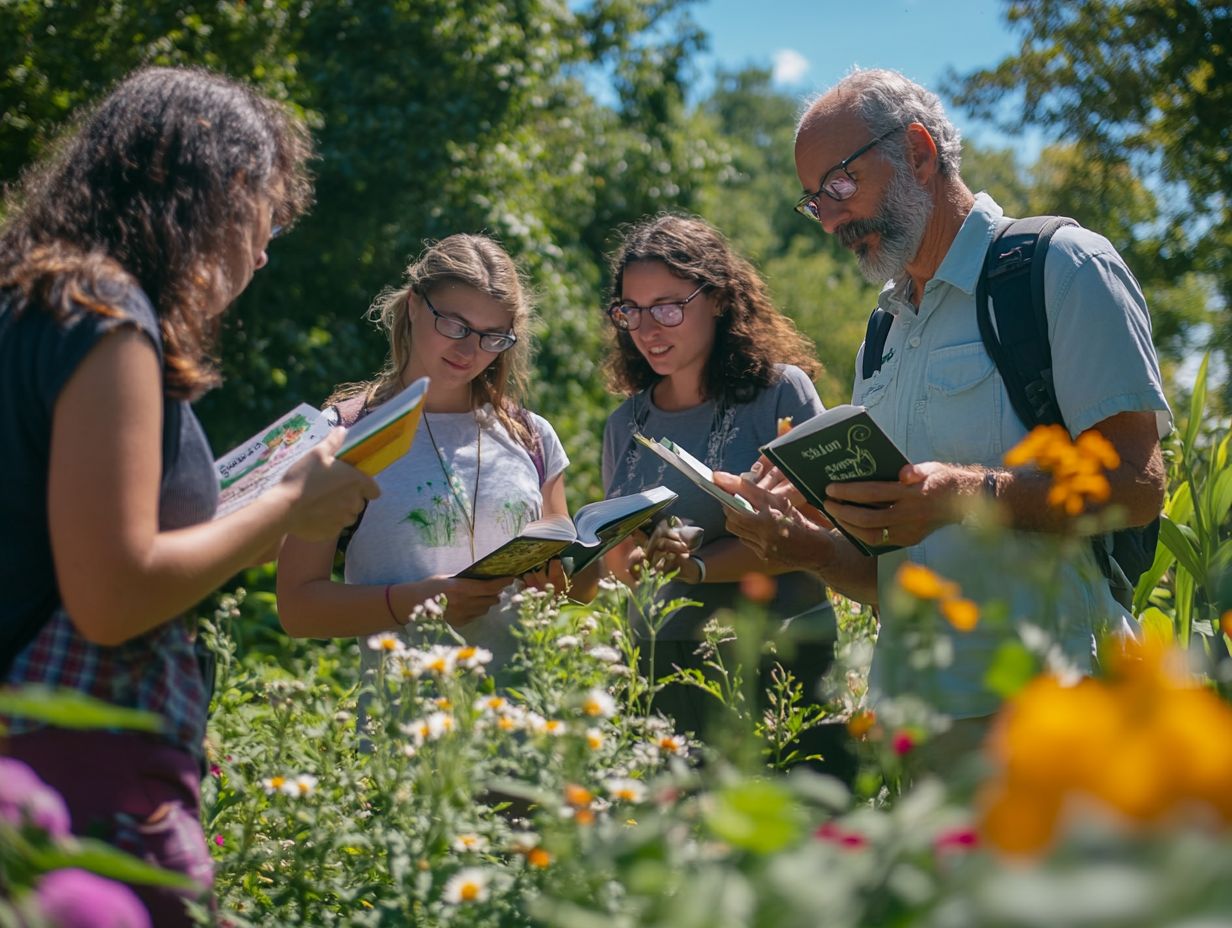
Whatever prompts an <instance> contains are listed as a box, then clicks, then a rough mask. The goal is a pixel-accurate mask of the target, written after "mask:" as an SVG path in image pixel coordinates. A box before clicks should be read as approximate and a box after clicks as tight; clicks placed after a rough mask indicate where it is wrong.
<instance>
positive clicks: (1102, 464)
mask: <svg viewBox="0 0 1232 928" xmlns="http://www.w3.org/2000/svg"><path fill="white" fill-rule="evenodd" d="M1004 460H1005V463H1006V465H1007V466H1009V467H1022V466H1025V465H1027V464H1034V465H1035V466H1036V467H1038V468H1039V469H1040V470H1042V471H1044V472H1045V473H1048V474H1051V475H1052V481H1053V482H1052V487H1051V488H1050V490H1049V493H1048V505H1050V506H1052V507H1054V508H1056V509H1063V510H1064V511H1065V513H1066V514H1067V515H1071V516H1076V515H1079V514H1081V513H1082V512H1083V511H1084V510H1085V509H1087V508H1088V506H1090V505H1092V504H1096V505H1098V504H1101V503H1105V502H1107V501H1108V499H1109V497H1110V496H1111V495H1112V487H1111V485H1110V484H1109V483H1108V478H1107V477H1106V476H1105V471H1109V470H1115V469H1116V468H1118V467H1120V466H1121V458H1120V455H1118V454H1117V451H1116V448H1115V447H1113V445H1112V443H1111V442H1110V441H1108V439H1107V438H1105V437H1104V436H1103V435H1102V434H1101V433H1100V432H1098V431H1096V430H1094V429H1088V430H1087V431H1085V432H1083V433H1082V434H1081V435H1079V436H1078V439H1077V440H1076V441H1071V440H1070V437H1069V433H1067V432H1066V431H1065V429H1064V428H1063V427H1062V426H1059V425H1047V426H1037V427H1036V428H1034V429H1032V430H1031V432H1030V433H1029V434H1028V435H1027V436H1026V437H1025V438H1024V439H1023V440H1022V441H1020V442H1019V443H1018V444H1017V445H1015V446H1014V447H1013V448H1011V449H1010V450H1009V451H1008V452H1007V453H1006V455H1005V459H1004Z"/></svg>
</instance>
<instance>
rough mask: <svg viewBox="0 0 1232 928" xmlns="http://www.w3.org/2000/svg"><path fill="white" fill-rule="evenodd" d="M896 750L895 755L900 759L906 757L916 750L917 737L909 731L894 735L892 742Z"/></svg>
mask: <svg viewBox="0 0 1232 928" xmlns="http://www.w3.org/2000/svg"><path fill="white" fill-rule="evenodd" d="M890 745H891V747H893V748H894V753H895V754H897V755H898V756H899V757H905V756H906V755H908V754H910V753H911V752H912V750H914V749H915V736H914V735H912V734H911V732H909V731H899V732H895V733H894V740H893V741H891V742H890Z"/></svg>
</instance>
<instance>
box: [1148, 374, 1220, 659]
mask: <svg viewBox="0 0 1232 928" xmlns="http://www.w3.org/2000/svg"><path fill="white" fill-rule="evenodd" d="M1209 364H1210V356H1209V355H1207V357H1205V358H1204V359H1203V361H1202V365H1201V367H1200V368H1199V369H1198V376H1197V379H1196V381H1195V383H1194V389H1193V395H1192V397H1191V399H1190V404H1189V416H1188V419H1187V420H1186V422H1185V427H1184V429H1183V430H1182V431H1181V432H1180V433H1179V436H1178V437H1177V439H1176V441H1175V444H1174V445H1173V448H1174V449H1175V454H1174V455H1173V458H1172V462H1171V467H1170V480H1169V485H1170V486H1171V488H1172V489H1171V490H1170V491H1169V493H1168V497H1167V500H1166V502H1165V503H1164V514H1163V518H1162V522H1161V525H1160V532H1159V540H1160V545H1159V548H1158V549H1157V550H1156V554H1155V561H1154V563H1153V564H1152V565H1151V569H1150V570H1148V571H1147V572H1146V573H1145V574H1143V575H1142V577H1141V578H1140V579H1139V581H1138V587H1137V590H1136V591H1135V595H1134V607H1135V611H1143V610H1145V611H1144V617H1145V619H1146V621H1147V623H1148V626H1152V625H1153V626H1156V627H1161V620H1162V618H1163V617H1164V615H1165V614H1164V613H1163V612H1162V611H1161V610H1160V609H1159V608H1158V606H1159V605H1161V604H1166V603H1167V600H1168V599H1169V598H1170V600H1171V606H1172V609H1173V622H1174V623H1175V634H1176V637H1177V638H1178V640H1179V641H1180V642H1181V644H1182V645H1183V646H1186V647H1188V646H1189V645H1190V643H1191V641H1192V639H1193V636H1194V634H1195V633H1196V634H1198V635H1199V636H1201V638H1202V639H1203V644H1204V646H1205V647H1207V648H1208V649H1209V647H1210V643H1211V641H1213V640H1214V639H1215V637H1216V636H1217V635H1218V624H1219V623H1218V619H1219V615H1218V609H1219V607H1218V600H1217V596H1216V585H1217V583H1218V581H1219V577H1220V575H1221V574H1222V573H1223V572H1224V571H1225V570H1226V569H1227V567H1228V564H1229V561H1232V532H1230V531H1229V524H1228V513H1229V510H1230V509H1232V463H1230V462H1229V460H1228V442H1229V440H1230V439H1232V435H1229V434H1228V432H1227V430H1226V429H1210V428H1209V426H1208V427H1206V428H1204V422H1205V420H1204V416H1205V414H1206V401H1207V374H1208V369H1209ZM1161 584H1162V585H1161ZM1152 603H1154V604H1155V606H1154V608H1150V606H1151V604H1152Z"/></svg>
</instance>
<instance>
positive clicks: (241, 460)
mask: <svg viewBox="0 0 1232 928" xmlns="http://www.w3.org/2000/svg"><path fill="white" fill-rule="evenodd" d="M330 428H331V426H330V425H329V423H328V422H327V421H326V419H325V416H323V415H321V413H320V412H318V411H317V410H316V409H314V408H312V407H311V406H309V405H308V404H307V403H300V404H299V405H298V406H296V407H295V408H294V409H292V410H291V411H290V412H289V413H287V414H286V415H285V416H283V417H282V418H281V419H279V420H277V421H276V422H273V423H271V424H270V425H268V426H266V427H265V428H264V429H262V430H261V431H260V432H258V433H257V434H256V435H254V436H252V438H250V439H248V441H246V442H244V443H243V444H242V445H238V446H237V447H235V448H232V449H231V450H230V451H228V452H227V453H226V454H224V455H223V456H222V457H220V458H219V459H218V460H217V461H215V462H214V472H215V474H216V475H217V476H218V489H219V495H218V509H217V511H216V512H215V514H214V518H216V519H219V518H222V517H223V516H225V515H228V514H229V513H232V512H235V510H237V509H240V508H242V507H243V506H246V505H248V503H250V502H252V501H253V500H254V499H256V498H257V497H258V496H260V495H261V494H262V493H264V492H265V491H266V490H268V489H269V488H270V487H272V486H274V484H276V483H277V482H278V481H279V480H281V479H282V475H283V474H285V473H286V472H287V470H288V469H289V468H290V467H291V465H292V464H294V463H295V462H296V461H298V460H299V459H300V458H302V457H303V456H304V455H305V454H307V453H308V452H309V451H310V450H311V449H312V448H313V446H314V445H316V444H317V443H318V442H320V441H321V440H322V439H323V438H325V436H326V435H328V434H329V431H330Z"/></svg>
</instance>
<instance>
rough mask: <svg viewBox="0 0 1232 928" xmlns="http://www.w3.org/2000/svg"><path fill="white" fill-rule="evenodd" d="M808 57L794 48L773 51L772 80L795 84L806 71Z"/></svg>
mask: <svg viewBox="0 0 1232 928" xmlns="http://www.w3.org/2000/svg"><path fill="white" fill-rule="evenodd" d="M808 69H809V62H808V59H807V58H805V57H804V56H803V55H801V54H800V53H799V52H798V51H796V50H795V49H794V48H780V49H779V50H778V51H777V52H775V53H774V82H775V83H776V84H796V83H799V82H800V78H802V77H804V75H805V74H807V73H808Z"/></svg>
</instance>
